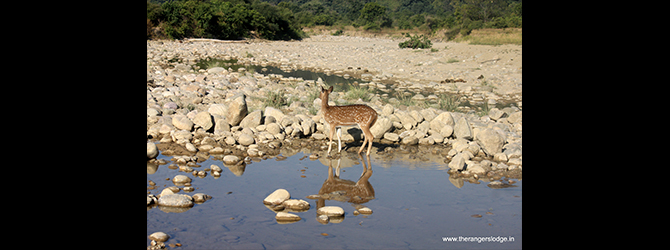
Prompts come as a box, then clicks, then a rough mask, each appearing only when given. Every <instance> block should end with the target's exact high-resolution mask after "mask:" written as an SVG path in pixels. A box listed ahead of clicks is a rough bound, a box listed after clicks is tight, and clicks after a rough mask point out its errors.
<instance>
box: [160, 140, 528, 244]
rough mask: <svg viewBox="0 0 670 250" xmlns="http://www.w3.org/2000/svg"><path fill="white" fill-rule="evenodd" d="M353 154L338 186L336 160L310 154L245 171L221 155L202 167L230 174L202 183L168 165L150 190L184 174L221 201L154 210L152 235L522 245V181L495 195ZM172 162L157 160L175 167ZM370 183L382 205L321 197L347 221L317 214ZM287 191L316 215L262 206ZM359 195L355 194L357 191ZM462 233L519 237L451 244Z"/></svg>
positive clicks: (435, 171) (434, 167)
mask: <svg viewBox="0 0 670 250" xmlns="http://www.w3.org/2000/svg"><path fill="white" fill-rule="evenodd" d="M343 153H344V152H343ZM344 154H346V155H343V156H342V157H341V158H340V162H339V163H340V172H339V180H335V177H334V176H332V177H331V178H330V180H329V165H330V166H331V167H330V169H331V170H332V171H334V172H336V170H337V164H338V160H337V159H334V160H329V159H326V158H323V157H322V158H320V159H318V160H310V159H309V158H308V157H306V156H308V155H309V154H308V153H303V152H298V153H297V154H295V155H292V156H290V157H288V158H287V159H285V160H282V161H277V160H275V159H269V160H263V161H260V162H253V163H251V164H249V165H246V167H245V168H244V171H243V173H241V172H240V171H239V170H240V169H237V170H234V169H229V168H227V167H225V166H224V165H223V163H222V162H221V161H220V160H214V159H212V158H210V159H208V160H206V161H204V162H201V163H199V165H201V167H199V168H194V169H196V170H202V169H204V168H209V166H211V165H212V164H214V165H218V166H220V167H221V168H222V169H223V172H222V173H221V176H220V177H219V178H218V179H215V178H214V177H213V176H212V175H211V174H209V173H208V175H207V176H206V177H204V178H200V177H195V176H193V175H192V174H190V173H183V172H179V171H178V170H176V169H169V168H168V167H167V166H168V165H161V166H159V167H158V169H157V170H156V171H155V173H152V174H149V173H147V181H148V180H152V181H154V182H156V183H157V187H158V188H157V189H155V190H150V191H151V193H152V194H159V193H160V192H161V190H162V189H163V188H164V187H163V185H167V186H168V187H169V186H173V185H174V184H173V183H172V182H171V181H168V180H165V179H166V178H170V179H172V178H173V177H174V176H175V175H177V174H185V175H187V176H189V177H190V178H191V179H193V182H192V185H193V187H195V188H196V190H195V191H194V192H190V193H187V194H189V195H193V194H194V193H205V194H208V195H211V196H212V197H213V198H212V199H211V200H208V201H206V202H205V203H202V204H195V206H194V207H192V208H190V209H188V210H186V211H184V212H181V213H174V212H165V211H163V210H161V209H160V208H159V207H153V208H150V207H147V235H149V234H151V233H153V232H156V231H162V232H165V233H167V234H168V235H170V240H168V241H167V242H166V243H167V244H170V243H172V244H174V243H180V244H182V246H181V247H180V248H179V249H275V248H283V249H306V248H317V249H323V248H328V249H520V248H521V242H522V233H521V231H522V228H521V221H522V211H521V203H522V197H523V196H522V181H521V180H518V181H517V182H516V183H515V185H516V187H510V188H503V189H491V188H489V187H488V186H486V184H487V183H486V182H481V184H472V183H468V182H466V183H465V185H464V186H463V187H461V188H457V187H456V186H454V184H452V183H451V182H450V181H449V179H448V178H449V174H448V173H447V168H446V166H445V165H446V164H444V163H438V162H421V161H404V160H400V159H398V160H384V159H382V158H381V157H379V156H377V155H376V154H375V153H373V154H372V155H371V156H370V165H371V171H372V173H370V172H367V173H366V174H365V175H363V176H362V173H363V171H364V169H365V166H364V164H365V163H367V162H366V161H365V160H364V159H365V158H364V157H358V156H356V154H354V153H351V154H348V153H344ZM170 158H171V157H168V156H163V155H159V157H158V159H165V160H168V161H169V160H170ZM229 170H230V171H229ZM301 170H304V171H301ZM331 173H332V172H331ZM301 176H305V177H301ZM361 177H363V178H368V180H367V182H368V183H365V184H369V185H363V182H364V180H363V181H361V182H359V183H360V185H359V188H358V189H367V191H370V189H372V192H373V193H374V195H373V196H374V199H371V200H367V199H360V198H355V199H349V198H351V197H339V198H335V199H331V200H321V202H319V203H325V205H326V206H339V207H342V208H343V209H344V211H345V216H344V219H343V220H341V221H337V220H333V221H331V222H330V223H328V224H325V225H323V224H321V223H319V222H318V221H317V220H316V217H317V214H316V209H317V206H321V205H322V204H317V201H318V200H311V199H307V198H305V197H306V196H308V195H313V194H319V192H320V190H322V189H323V190H325V189H327V188H328V186H332V183H334V182H338V184H341V186H347V184H349V186H353V184H352V183H355V182H356V181H358V180H359V178H361ZM346 180H349V181H346ZM278 188H284V189H286V190H288V191H289V193H290V194H291V198H293V199H303V200H306V201H308V202H309V203H310V206H311V208H310V209H309V210H307V211H305V212H295V213H294V214H297V215H299V216H300V217H301V218H302V220H300V221H297V222H295V223H290V224H279V223H278V222H277V221H276V220H275V212H273V211H272V210H270V209H268V208H266V207H265V205H263V202H262V201H263V199H264V198H265V197H266V196H267V195H269V194H270V193H272V192H273V191H274V190H276V189H278ZM344 189H346V187H344ZM353 190H354V189H351V188H350V189H349V193H352V192H354V191H353ZM328 192H330V191H328ZM179 193H184V191H180V192H179ZM345 198H347V199H345ZM354 200H355V201H354ZM356 203H361V205H364V206H367V207H369V208H370V209H372V210H373V214H371V215H363V214H360V215H357V216H355V215H354V214H353V212H354V211H355V207H354V205H357V204H356ZM487 212H489V213H487ZM473 214H480V215H482V217H481V218H475V217H472V216H471V215H473ZM322 233H325V234H327V236H324V235H322ZM458 236H463V237H466V236H477V237H481V236H494V237H496V236H502V237H510V236H511V237H514V241H513V242H504V243H498V242H481V243H477V242H446V241H443V238H442V237H458ZM148 245H149V240H148V239H147V246H148Z"/></svg>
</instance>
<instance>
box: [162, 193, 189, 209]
mask: <svg viewBox="0 0 670 250" xmlns="http://www.w3.org/2000/svg"><path fill="white" fill-rule="evenodd" d="M158 205H160V206H167V207H192V206H193V199H192V198H191V196H188V195H185V194H166V195H161V197H160V198H158Z"/></svg>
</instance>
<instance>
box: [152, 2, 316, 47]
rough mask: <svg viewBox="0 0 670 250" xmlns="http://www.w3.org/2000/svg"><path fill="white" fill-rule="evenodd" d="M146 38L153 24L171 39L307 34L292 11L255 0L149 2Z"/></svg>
mask: <svg viewBox="0 0 670 250" xmlns="http://www.w3.org/2000/svg"><path fill="white" fill-rule="evenodd" d="M147 19H148V20H150V21H151V24H150V23H149V22H147V38H149V37H150V34H149V33H150V32H149V29H150V26H152V25H158V26H159V27H160V28H161V29H162V30H164V32H165V34H166V35H167V36H168V37H169V38H171V39H182V38H188V37H202V38H217V39H239V38H243V37H259V38H264V39H270V40H290V39H301V38H302V37H303V36H304V33H303V32H302V30H301V28H300V26H299V25H298V24H297V22H296V21H295V20H294V19H295V18H294V17H293V13H292V12H291V11H290V10H288V9H286V8H282V7H277V6H274V5H271V4H269V3H264V2H259V1H255V2H253V3H246V2H235V3H233V2H230V1H223V0H212V1H207V2H203V1H195V0H189V1H170V2H165V3H162V4H160V5H159V4H155V3H150V2H147Z"/></svg>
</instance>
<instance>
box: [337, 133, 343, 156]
mask: <svg viewBox="0 0 670 250" xmlns="http://www.w3.org/2000/svg"><path fill="white" fill-rule="evenodd" d="M340 137H342V127H339V128H337V152H338V153H339V152H340V151H342V142H341V141H340Z"/></svg>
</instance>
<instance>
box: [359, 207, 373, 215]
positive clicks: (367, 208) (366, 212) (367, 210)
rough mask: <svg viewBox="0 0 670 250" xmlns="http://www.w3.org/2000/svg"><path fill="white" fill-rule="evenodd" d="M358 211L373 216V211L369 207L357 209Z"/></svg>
mask: <svg viewBox="0 0 670 250" xmlns="http://www.w3.org/2000/svg"><path fill="white" fill-rule="evenodd" d="M357 211H358V212H360V213H362V214H372V209H370V208H369V207H362V208H359V209H357Z"/></svg>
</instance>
